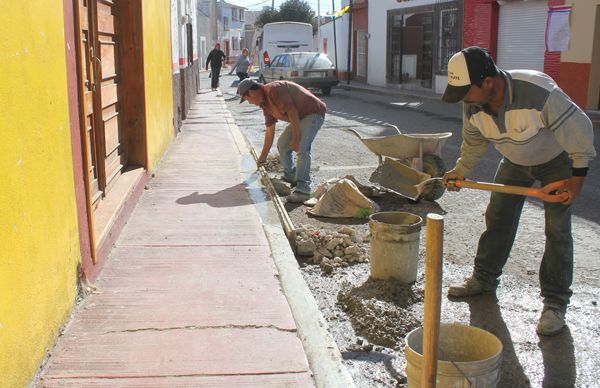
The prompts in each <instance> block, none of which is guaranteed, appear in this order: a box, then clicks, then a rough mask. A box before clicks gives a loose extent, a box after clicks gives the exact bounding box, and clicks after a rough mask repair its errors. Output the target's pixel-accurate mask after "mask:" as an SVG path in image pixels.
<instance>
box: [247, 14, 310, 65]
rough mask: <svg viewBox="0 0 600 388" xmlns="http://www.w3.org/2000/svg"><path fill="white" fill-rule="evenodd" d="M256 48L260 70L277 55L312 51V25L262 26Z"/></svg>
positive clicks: (270, 24)
mask: <svg viewBox="0 0 600 388" xmlns="http://www.w3.org/2000/svg"><path fill="white" fill-rule="evenodd" d="M256 46H257V50H256V52H257V53H258V63H259V65H260V69H261V70H262V69H263V68H264V66H265V64H270V61H271V60H272V59H273V58H274V57H275V55H277V54H281V53H285V52H296V51H314V47H313V29H312V25H311V24H309V23H301V22H275V23H267V24H265V25H264V26H263V30H262V34H261V35H260V37H259V38H258V40H257V42H256Z"/></svg>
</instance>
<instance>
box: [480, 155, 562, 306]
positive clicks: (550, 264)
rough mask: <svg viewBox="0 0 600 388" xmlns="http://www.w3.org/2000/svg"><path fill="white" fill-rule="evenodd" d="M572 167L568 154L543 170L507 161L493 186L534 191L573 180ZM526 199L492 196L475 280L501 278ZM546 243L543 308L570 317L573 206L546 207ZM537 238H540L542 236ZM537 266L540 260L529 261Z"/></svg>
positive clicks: (491, 281)
mask: <svg viewBox="0 0 600 388" xmlns="http://www.w3.org/2000/svg"><path fill="white" fill-rule="evenodd" d="M571 174H572V163H571V161H570V159H569V157H568V156H567V154H566V153H562V154H560V155H559V156H557V157H556V158H554V159H553V160H551V161H549V162H547V163H544V164H541V165H538V166H520V165H517V164H514V163H512V162H510V161H509V160H507V159H506V158H504V159H503V160H502V161H501V162H500V165H499V166H498V170H497V171H496V176H495V178H494V181H495V182H496V183H501V184H506V185H516V186H525V187H531V186H532V185H533V183H534V182H535V181H540V182H541V185H542V186H544V185H547V184H549V183H552V182H555V181H558V180H562V179H568V178H570V177H571ZM524 202H525V197H523V196H520V195H513V194H502V193H492V194H491V197H490V202H489V204H488V207H487V210H486V213H485V222H486V231H485V232H484V233H483V234H482V236H481V238H480V240H479V246H478V248H477V255H476V256H475V269H474V276H475V277H476V278H478V279H479V280H480V281H482V282H484V283H487V284H494V283H495V282H497V281H498V278H499V277H500V275H501V274H502V268H503V267H504V265H505V264H506V261H507V260H508V256H509V254H510V250H511V248H512V246H513V243H514V240H515V235H516V233H517V227H518V225H519V219H520V216H521V211H522V209H523V204H524ZM544 212H545V214H544V215H545V236H546V243H545V249H544V254H543V256H542V261H541V264H540V272H539V282H540V288H541V295H542V298H543V301H544V304H545V305H547V306H549V307H553V308H556V309H560V310H562V311H566V307H567V305H568V304H569V300H570V298H571V295H572V291H571V283H572V281H573V237H572V234H571V206H570V205H563V204H561V203H549V202H544ZM534 238H541V233H540V235H539V237H538V236H535V237H534ZM530 259H531V260H535V258H533V257H532V258H530Z"/></svg>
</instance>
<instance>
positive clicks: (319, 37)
mask: <svg viewBox="0 0 600 388" xmlns="http://www.w3.org/2000/svg"><path fill="white" fill-rule="evenodd" d="M317 49H318V50H319V52H321V0H317Z"/></svg>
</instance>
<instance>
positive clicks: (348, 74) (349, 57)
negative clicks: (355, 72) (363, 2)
mask: <svg viewBox="0 0 600 388" xmlns="http://www.w3.org/2000/svg"><path fill="white" fill-rule="evenodd" d="M348 5H349V6H350V9H349V10H348V68H347V69H348V72H347V73H346V83H347V84H350V60H351V53H352V13H353V12H352V11H353V10H352V0H350V4H348Z"/></svg>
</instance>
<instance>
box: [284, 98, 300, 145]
mask: <svg viewBox="0 0 600 388" xmlns="http://www.w3.org/2000/svg"><path fill="white" fill-rule="evenodd" d="M287 115H288V120H290V126H291V127H292V144H291V145H290V148H291V149H292V151H296V152H298V144H300V137H301V134H300V118H299V117H298V110H297V109H296V108H295V107H293V108H290V109H289V110H288V112H287Z"/></svg>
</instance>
